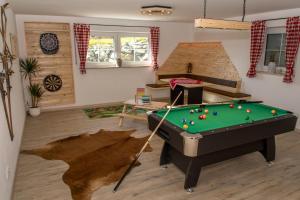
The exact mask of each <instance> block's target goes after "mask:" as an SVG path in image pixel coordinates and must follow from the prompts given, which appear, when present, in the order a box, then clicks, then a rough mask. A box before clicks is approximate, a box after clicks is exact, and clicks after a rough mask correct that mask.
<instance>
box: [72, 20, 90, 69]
mask: <svg viewBox="0 0 300 200" xmlns="http://www.w3.org/2000/svg"><path fill="white" fill-rule="evenodd" d="M74 34H75V38H76V45H77V50H78V55H79V60H80V73H81V74H85V73H86V69H85V64H86V56H87V51H88V48H89V40H90V25H89V24H74Z"/></svg>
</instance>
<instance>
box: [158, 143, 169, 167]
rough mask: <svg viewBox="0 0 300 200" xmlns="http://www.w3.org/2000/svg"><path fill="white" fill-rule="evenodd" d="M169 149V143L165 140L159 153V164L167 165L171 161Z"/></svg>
mask: <svg viewBox="0 0 300 200" xmlns="http://www.w3.org/2000/svg"><path fill="white" fill-rule="evenodd" d="M169 149H170V145H169V144H168V143H167V142H165V143H164V146H163V148H162V151H161V154H160V163H159V164H160V166H164V165H167V164H169V163H170V162H171V161H170V157H169Z"/></svg>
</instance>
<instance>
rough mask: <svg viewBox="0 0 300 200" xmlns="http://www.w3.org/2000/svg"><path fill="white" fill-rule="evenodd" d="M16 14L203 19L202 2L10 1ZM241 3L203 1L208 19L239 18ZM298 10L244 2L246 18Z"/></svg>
mask: <svg viewBox="0 0 300 200" xmlns="http://www.w3.org/2000/svg"><path fill="white" fill-rule="evenodd" d="M9 2H11V6H12V8H13V10H14V11H15V13H16V14H33V15H58V16H82V17H103V18H118V19H136V20H158V21H160V20H161V21H184V22H186V21H190V22H192V21H193V19H194V18H196V17H200V16H202V15H203V0H10V1H9ZM242 4H243V0H207V17H208V18H229V17H236V16H241V15H242ZM147 5H164V6H172V7H173V8H174V13H173V14H172V15H171V16H143V15H141V14H140V12H139V9H140V7H141V6H147ZM292 8H300V0H248V1H247V11H246V13H247V14H254V13H261V12H268V11H275V10H285V9H292Z"/></svg>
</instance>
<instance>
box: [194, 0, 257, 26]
mask: <svg viewBox="0 0 300 200" xmlns="http://www.w3.org/2000/svg"><path fill="white" fill-rule="evenodd" d="M203 9H204V13H203V18H199V19H195V27H196V28H212V29H228V30H249V29H251V22H245V21H244V19H245V14H246V0H244V4H243V18H242V21H235V20H223V19H207V18H206V0H204V6H203Z"/></svg>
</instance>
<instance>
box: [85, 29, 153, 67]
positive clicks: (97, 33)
mask: <svg viewBox="0 0 300 200" xmlns="http://www.w3.org/2000/svg"><path fill="white" fill-rule="evenodd" d="M91 36H99V37H103V36H104V37H105V36H107V37H113V38H114V45H115V46H114V50H115V56H116V60H117V59H118V58H121V37H147V38H148V43H149V45H148V52H149V60H148V61H142V62H130V61H123V62H122V66H121V67H118V66H117V61H116V60H115V62H114V63H110V62H107V63H92V62H87V64H86V68H87V69H88V68H122V67H125V68H126V67H147V66H151V51H150V45H151V41H150V34H149V33H147V32H119V31H118V32H114V31H99V30H91Z"/></svg>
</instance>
